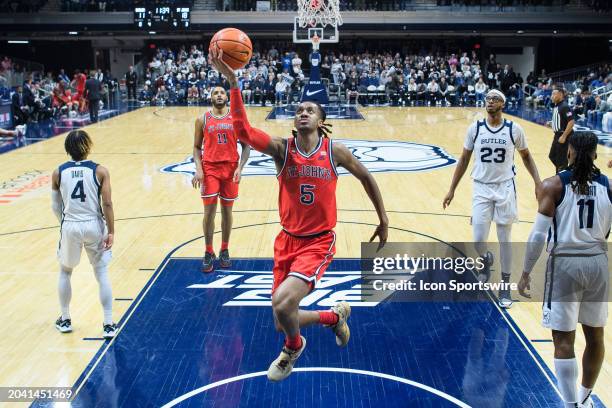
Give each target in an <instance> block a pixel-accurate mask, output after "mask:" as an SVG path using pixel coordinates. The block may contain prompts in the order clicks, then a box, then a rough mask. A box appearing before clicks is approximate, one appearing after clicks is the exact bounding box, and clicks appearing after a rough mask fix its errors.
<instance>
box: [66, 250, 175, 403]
mask: <svg viewBox="0 0 612 408" xmlns="http://www.w3.org/2000/svg"><path fill="white" fill-rule="evenodd" d="M170 259H172V258H171V257H168V258H167V259H166V261H165V262H164V263H163V264H162V265H161V266H160V269H159V273H158V274H157V276H156V277H155V279H153V280H152V281H151V282H150V283H149V282H147V283H148V284H149V286H148V287H147V289H146V290H145V291H144V293H143V294H142V296H141V297H140V299H138V303H136V304H135V305H134V307H133V308H132V310H131V312H130V314H129V315H127V316H126V317H125V319H124V320H123V322H122V324H121V326H119V327H118V328H117V332H116V333H115V337H113V338H112V339H111V340H110V341H109V342H108V344H107V345H106V347H105V348H104V350H103V351H102V352H101V353H100V355H99V356H98V359H97V360H96V362H95V363H94V364H93V365H92V366H91V368H90V369H89V372H88V373H87V374H86V375H85V377H83V379H82V380H81V383H80V384H79V385H78V387H77V389H76V391H75V392H74V396H73V397H72V398H73V400H74V399H76V397H77V395H78V394H79V391H81V388H83V386H84V385H85V383H86V382H87V380H88V379H89V377H90V376H91V374H92V373H93V371H94V370H95V368H96V367H97V366H98V364H99V363H100V361H101V360H102V358H103V357H104V355H105V354H106V352H107V351H108V349H109V348H110V346H112V345H113V343H114V342H115V340H116V339H117V337H118V336H119V333H121V331H122V330H123V328H124V327H125V325H126V324H127V322H128V320H130V317H132V315H133V314H134V312H135V311H136V309H138V306H139V305H140V302H142V300H143V299H144V298H145V295H146V294H147V293H148V292H149V289H151V288H152V287H153V284H154V283H155V281H156V280H157V278H159V277H160V276H161V274H162V272H163V271H164V269H165V268H166V265H168V262H170ZM154 273H155V272H154Z"/></svg>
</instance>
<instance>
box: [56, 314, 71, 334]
mask: <svg viewBox="0 0 612 408" xmlns="http://www.w3.org/2000/svg"><path fill="white" fill-rule="evenodd" d="M55 328H56V329H57V330H59V331H60V332H62V333H70V332H71V331H72V322H71V321H70V319H62V316H60V317H59V318H58V319H57V320H56V321H55Z"/></svg>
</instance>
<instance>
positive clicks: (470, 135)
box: [463, 123, 476, 151]
mask: <svg viewBox="0 0 612 408" xmlns="http://www.w3.org/2000/svg"><path fill="white" fill-rule="evenodd" d="M475 137H476V123H472V124H471V125H470V127H469V128H468V130H467V133H466V135H465V142H464V143H463V147H464V148H465V149H466V150H470V151H472V150H474V138H475Z"/></svg>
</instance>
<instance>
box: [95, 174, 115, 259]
mask: <svg viewBox="0 0 612 408" xmlns="http://www.w3.org/2000/svg"><path fill="white" fill-rule="evenodd" d="M96 177H98V180H100V186H101V193H102V212H103V213H104V218H105V219H106V227H107V228H108V236H107V237H106V239H105V240H104V249H110V248H111V247H112V246H113V240H114V236H115V212H114V211H113V200H112V198H111V184H110V173H109V172H108V170H107V169H106V167H103V166H98V168H97V169H96Z"/></svg>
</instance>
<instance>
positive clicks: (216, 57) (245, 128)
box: [210, 47, 286, 160]
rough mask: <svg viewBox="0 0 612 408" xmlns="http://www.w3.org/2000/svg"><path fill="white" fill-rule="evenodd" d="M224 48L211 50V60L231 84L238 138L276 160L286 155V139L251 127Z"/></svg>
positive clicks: (231, 101)
mask: <svg viewBox="0 0 612 408" xmlns="http://www.w3.org/2000/svg"><path fill="white" fill-rule="evenodd" d="M222 58H223V50H220V49H216V48H215V47H213V48H212V49H211V50H210V62H211V63H212V64H213V65H214V66H215V68H216V69H217V71H219V73H221V74H223V75H224V76H225V77H226V78H227V80H228V81H229V84H230V87H231V89H230V113H231V114H232V124H233V125H234V132H236V136H237V137H238V140H240V141H242V142H245V143H246V144H248V145H249V146H251V147H252V148H253V149H255V150H257V151H258V152H262V153H264V154H267V155H270V156H272V157H273V158H274V159H276V160H282V159H283V158H284V157H285V143H286V140H285V139H283V138H280V137H271V136H270V135H269V134H267V133H266V132H264V131H263V130H260V129H257V128H253V127H251V124H250V123H249V120H248V118H247V115H246V110H245V108H244V104H243V103H242V95H241V94H240V89H239V88H238V79H237V78H236V75H235V74H234V70H233V69H232V68H231V67H230V66H229V65H227V64H226V63H225V61H223V59H222Z"/></svg>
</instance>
